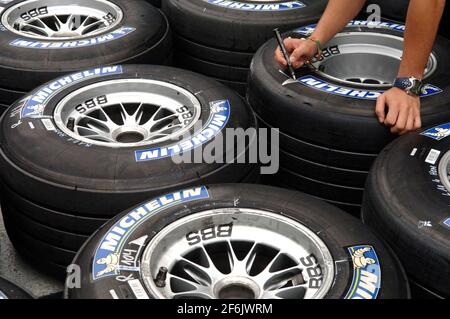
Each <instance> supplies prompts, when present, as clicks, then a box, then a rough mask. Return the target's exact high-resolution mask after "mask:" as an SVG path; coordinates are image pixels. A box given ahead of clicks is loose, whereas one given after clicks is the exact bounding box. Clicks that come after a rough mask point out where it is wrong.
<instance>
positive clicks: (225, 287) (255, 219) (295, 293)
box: [141, 208, 334, 299]
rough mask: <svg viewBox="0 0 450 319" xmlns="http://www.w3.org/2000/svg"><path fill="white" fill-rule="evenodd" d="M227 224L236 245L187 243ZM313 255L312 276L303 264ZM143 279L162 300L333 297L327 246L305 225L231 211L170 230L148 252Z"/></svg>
mask: <svg viewBox="0 0 450 319" xmlns="http://www.w3.org/2000/svg"><path fill="white" fill-rule="evenodd" d="M230 223H233V228H232V234H231V237H220V236H219V235H217V236H216V238H213V239H210V240H208V241H202V242H201V243H197V244H195V245H189V243H188V241H187V239H186V236H187V234H190V233H191V232H196V231H198V230H200V229H205V228H208V225H229V224H230ZM223 227H226V226H223ZM228 227H229V226H228ZM222 230H223V229H222ZM311 255H312V256H314V258H315V260H316V262H317V263H313V266H311V267H312V268H314V269H315V270H314V271H311V270H310V269H308V267H305V266H304V264H302V263H301V260H302V258H308V256H311ZM303 260H305V259H303ZM306 264H309V263H306ZM161 269H167V270H168V272H167V278H166V281H165V283H166V284H165V286H164V287H157V285H156V284H155V280H154V279H155V278H157V275H158V272H159V270H161ZM316 273H317V274H319V275H318V276H317V277H313V275H315V274H316ZM141 274H142V279H143V281H144V283H145V285H146V287H147V289H148V290H149V292H150V293H151V294H152V295H153V296H154V297H156V298H161V299H190V298H195V299H198V298H200V299H226V298H230V299H236V298H237V299H303V298H307V299H310V298H311V299H319V298H323V297H324V296H325V295H326V294H327V293H328V291H329V290H330V287H331V285H332V283H333V279H334V264H333V259H332V256H331V253H330V251H329V250H328V248H327V247H326V245H325V244H324V243H323V241H322V240H321V239H320V238H319V237H318V236H317V235H316V234H314V233H313V232H312V231H311V230H310V229H308V228H306V227H305V226H303V225H302V224H300V223H298V222H296V221H294V220H292V219H290V218H287V217H284V216H282V215H279V214H274V213H270V212H267V211H262V210H254V209H235V208H234V209H220V210H211V211H205V212H201V213H197V214H193V215H191V216H188V217H185V218H182V219H180V220H178V221H176V222H174V223H172V224H170V225H168V226H167V227H165V228H164V229H163V230H161V231H160V232H159V233H158V234H157V235H156V236H155V237H154V238H153V239H152V240H151V242H150V243H149V244H148V246H147V247H146V250H145V252H144V254H143V257H142V260H141ZM310 275H311V276H310Z"/></svg>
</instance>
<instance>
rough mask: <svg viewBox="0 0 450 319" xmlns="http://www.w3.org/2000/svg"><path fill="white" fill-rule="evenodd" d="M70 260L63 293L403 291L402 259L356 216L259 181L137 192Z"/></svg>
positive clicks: (334, 295)
mask: <svg viewBox="0 0 450 319" xmlns="http://www.w3.org/2000/svg"><path fill="white" fill-rule="evenodd" d="M174 196H178V198H180V200H179V201H178V202H171V201H168V200H167V198H173V197H174ZM74 264H76V265H78V266H79V268H78V270H76V269H75V268H74V271H73V272H72V273H70V274H69V275H68V277H67V281H66V290H65V296H66V298H70V299H154V298H156V299H274V298H276V299H376V298H379V299H396V298H409V287H408V282H407V279H406V276H405V273H404V271H403V268H402V266H401V265H400V263H399V262H398V260H397V259H396V257H395V255H393V254H392V253H391V250H390V249H389V248H388V247H387V246H386V245H385V244H384V243H383V242H382V241H381V240H380V239H378V238H377V237H376V236H374V234H373V233H372V231H371V230H370V229H369V228H367V227H365V226H364V225H362V224H361V223H360V221H358V220H357V219H356V218H354V217H351V216H349V215H348V214H345V213H344V212H342V211H340V210H339V209H337V208H336V207H333V206H331V205H328V204H327V203H324V202H322V201H318V200H316V199H314V198H312V197H310V196H307V195H304V194H301V193H297V192H293V191H287V190H284V189H278V188H273V187H267V186H261V185H244V184H239V185H233V184H228V185H212V186H199V187H195V188H189V189H185V190H181V191H177V192H175V193H171V194H168V195H163V196H158V197H156V198H154V199H151V200H147V201H145V202H143V203H142V204H140V205H138V206H135V207H134V208H131V209H127V210H125V211H124V212H123V213H122V214H120V215H118V216H117V217H115V218H114V219H113V220H111V221H109V222H108V223H107V224H106V225H104V226H103V227H102V228H101V229H100V230H99V231H97V232H96V233H95V234H94V235H93V236H92V237H91V238H90V239H89V241H88V242H87V243H86V244H85V245H84V246H83V248H82V249H81V250H80V252H79V253H78V254H77V256H76V259H75V260H74ZM76 274H79V275H81V282H82V283H83V284H82V285H81V286H77V285H74V283H75V282H76ZM78 280H80V278H78Z"/></svg>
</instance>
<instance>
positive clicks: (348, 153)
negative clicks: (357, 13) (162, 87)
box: [247, 20, 450, 205]
mask: <svg viewBox="0 0 450 319" xmlns="http://www.w3.org/2000/svg"><path fill="white" fill-rule="evenodd" d="M314 27H315V26H314V25H311V26H305V27H300V28H298V29H296V30H294V31H292V32H289V33H287V34H286V35H285V36H286V37H288V36H290V37H293V38H294V37H296V38H300V37H305V36H307V35H309V34H310V33H311V32H312V31H313V30H314ZM403 30H404V26H403V25H400V24H397V23H390V22H383V23H379V24H372V25H370V26H368V22H367V21H358V20H355V21H351V22H350V24H349V25H348V26H347V27H346V28H345V29H344V30H343V31H342V32H341V33H339V34H338V35H337V36H336V37H335V38H334V39H332V40H330V41H329V43H327V44H326V45H325V48H324V50H323V53H322V56H321V57H320V58H318V59H316V60H315V61H313V63H312V65H311V66H308V67H303V68H301V69H300V70H298V71H297V80H293V79H291V78H290V77H289V76H287V75H286V74H285V73H284V72H283V71H282V70H280V68H279V66H278V64H277V63H276V61H275V60H274V58H273V54H274V51H275V48H276V46H277V43H276V41H275V40H271V41H269V42H267V43H266V44H265V45H263V46H262V47H261V48H260V50H259V51H258V52H257V53H256V55H255V56H254V59H253V62H252V65H251V71H250V77H249V89H248V95H247V99H248V102H249V103H250V105H251V106H252V108H253V110H254V111H255V112H256V114H257V116H258V118H259V119H261V125H262V126H266V127H271V128H280V149H281V151H282V152H281V154H282V155H283V156H282V159H281V161H280V165H281V167H282V170H281V172H284V175H283V176H284V177H289V178H288V180H289V184H290V186H291V187H293V186H295V185H297V189H299V190H302V191H306V192H308V193H310V194H312V195H314V196H317V197H320V198H323V199H325V200H329V201H338V202H345V203H349V204H358V205H361V203H362V202H361V200H362V196H361V192H362V189H363V188H364V184H365V183H364V182H365V179H366V178H367V172H368V171H369V170H370V167H371V165H372V164H373V160H375V158H376V156H377V154H378V153H379V152H380V151H381V150H382V149H383V148H384V147H385V146H386V145H387V144H388V143H389V142H391V141H392V140H393V139H394V138H395V137H396V136H394V135H392V134H391V133H390V130H389V128H387V127H385V126H384V125H381V124H380V123H379V122H378V120H377V118H376V116H375V112H374V109H375V104H376V99H377V97H378V96H380V95H381V94H382V92H383V91H385V90H387V89H389V88H391V86H392V84H391V83H392V82H393V79H395V77H396V74H397V71H398V66H399V64H400V61H401V57H402V50H403ZM448 52H450V42H449V41H448V40H446V39H444V38H442V37H438V38H437V40H436V44H435V46H434V48H433V53H432V55H431V56H430V59H429V62H428V64H427V68H426V72H425V81H426V83H429V84H427V85H426V86H425V87H424V89H423V92H422V101H421V104H422V121H423V124H424V125H425V126H427V125H433V124H436V123H440V122H442V121H446V120H449V119H450V108H449V101H450V95H449V93H450V79H449V78H448V74H450V63H449V62H448V59H447V58H446V56H447V55H448ZM305 162H306V163H308V162H309V163H308V164H310V165H305ZM311 164H314V165H311ZM311 166H313V167H314V168H316V169H309V168H311ZM294 168H295V169H294ZM318 169H319V170H320V171H321V173H319V174H317V172H318V171H317V170H318ZM286 171H291V173H290V174H288V175H286V174H285V173H286ZM292 173H295V174H294V175H293V174H292ZM340 173H343V174H340ZM345 174H348V178H346V177H345ZM280 178H281V177H280ZM312 181H314V183H313V184H311V182H312ZM283 183H287V182H286V181H283ZM311 186H314V187H312V188H311ZM316 186H317V187H316ZM319 186H320V187H319ZM309 189H310V190H309ZM317 190H320V193H317ZM342 190H345V192H342ZM344 195H345V196H344ZM341 196H343V198H339V197H341Z"/></svg>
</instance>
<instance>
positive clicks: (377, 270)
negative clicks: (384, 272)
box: [345, 245, 381, 299]
mask: <svg viewBox="0 0 450 319" xmlns="http://www.w3.org/2000/svg"><path fill="white" fill-rule="evenodd" d="M348 251H349V253H350V256H352V262H353V281H352V284H351V286H350V289H349V291H348V293H347V295H346V296H345V299H376V298H377V296H378V293H379V291H380V287H381V267H380V261H379V260H378V256H377V254H376V252H375V249H374V248H373V247H372V246H367V245H361V246H354V247H350V248H348Z"/></svg>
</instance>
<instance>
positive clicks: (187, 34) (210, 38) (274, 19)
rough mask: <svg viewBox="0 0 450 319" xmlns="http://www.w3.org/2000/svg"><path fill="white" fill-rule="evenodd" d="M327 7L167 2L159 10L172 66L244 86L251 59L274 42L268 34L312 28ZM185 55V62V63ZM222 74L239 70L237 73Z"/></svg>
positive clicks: (274, 1)
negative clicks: (166, 25) (170, 35)
mask: <svg viewBox="0 0 450 319" xmlns="http://www.w3.org/2000/svg"><path fill="white" fill-rule="evenodd" d="M326 3H327V1H324V0H319V1H317V0H306V1H280V0H269V1H253V0H242V1H216V0H188V1H186V0H167V1H164V2H163V3H162V10H163V11H164V12H165V13H166V15H167V16H168V18H169V20H170V22H171V26H172V27H173V29H174V34H175V42H174V44H175V53H174V56H175V59H174V61H175V64H176V65H177V66H178V67H182V68H187V69H189V70H193V71H196V72H200V73H202V74H205V75H208V76H211V74H213V77H215V78H218V79H220V80H224V81H237V82H241V83H246V82H247V76H248V68H249V66H250V62H251V59H252V56H253V54H254V53H255V52H256V50H257V49H258V48H259V47H260V46H261V45H262V44H263V43H264V42H265V41H266V40H268V39H269V38H272V37H273V36H274V35H273V29H274V28H280V30H282V31H287V30H290V29H292V28H294V27H297V26H299V25H305V24H309V23H315V22H317V21H318V20H319V18H320V16H321V15H322V12H323V10H324V8H325V6H326ZM186 54H188V55H189V57H190V59H189V60H190V61H187V60H186ZM218 68H219V69H221V70H222V71H221V70H218ZM227 69H230V70H231V69H239V72H231V71H227ZM236 76H238V77H236ZM231 87H233V86H231ZM244 91H245V89H244Z"/></svg>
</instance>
